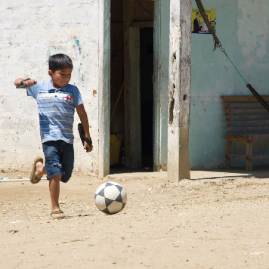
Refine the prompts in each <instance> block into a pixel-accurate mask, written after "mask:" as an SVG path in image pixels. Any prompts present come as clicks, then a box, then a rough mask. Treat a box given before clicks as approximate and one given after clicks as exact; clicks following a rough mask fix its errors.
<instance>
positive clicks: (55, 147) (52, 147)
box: [43, 140, 74, 183]
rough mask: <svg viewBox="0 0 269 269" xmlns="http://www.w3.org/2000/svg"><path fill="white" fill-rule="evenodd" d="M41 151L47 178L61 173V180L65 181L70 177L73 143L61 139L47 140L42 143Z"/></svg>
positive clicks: (72, 161) (72, 162) (72, 164)
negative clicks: (43, 156)
mask: <svg viewBox="0 0 269 269" xmlns="http://www.w3.org/2000/svg"><path fill="white" fill-rule="evenodd" d="M43 152H44V155H45V169H46V172H47V179H50V178H52V177H55V176H58V175H62V178H61V181H62V182H64V183H66V182H67V181H68V180H69V179H70V177H71V175H72V171H73V167H74V148H73V144H68V143H66V142H64V141H62V140H57V141H48V142H45V143H43Z"/></svg>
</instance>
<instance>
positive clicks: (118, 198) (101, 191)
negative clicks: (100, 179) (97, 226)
mask: <svg viewBox="0 0 269 269" xmlns="http://www.w3.org/2000/svg"><path fill="white" fill-rule="evenodd" d="M94 200H95V204H96V206H97V207H98V209H99V210H100V211H102V212H104V213H106V214H115V213H118V212H120V211H121V210H122V209H123V208H124V207H125V205H126V202H127V193H126V191H125V190H124V188H123V187H122V186H121V185H120V184H118V183H115V182H107V183H103V184H102V185H101V186H99V188H98V189H97V190H96V192H95V197H94Z"/></svg>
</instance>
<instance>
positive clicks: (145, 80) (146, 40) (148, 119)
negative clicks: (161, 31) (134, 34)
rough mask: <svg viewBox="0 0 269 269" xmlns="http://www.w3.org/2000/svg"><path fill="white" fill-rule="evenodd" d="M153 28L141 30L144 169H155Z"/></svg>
mask: <svg viewBox="0 0 269 269" xmlns="http://www.w3.org/2000/svg"><path fill="white" fill-rule="evenodd" d="M152 75H153V28H141V29H140V98H141V140H142V145H141V146H142V160H141V161H142V167H144V168H148V169H152V168H153V83H152Z"/></svg>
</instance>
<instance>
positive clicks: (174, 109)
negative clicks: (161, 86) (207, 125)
mask: <svg viewBox="0 0 269 269" xmlns="http://www.w3.org/2000/svg"><path fill="white" fill-rule="evenodd" d="M191 12H192V0H171V1H170V46H169V112H168V114H169V117H168V123H169V126H168V177H169V180H170V181H172V182H178V181H179V180H181V179H184V178H185V179H190V162H189V124H190V96H191V95H190V92H191V87H190V85H191Z"/></svg>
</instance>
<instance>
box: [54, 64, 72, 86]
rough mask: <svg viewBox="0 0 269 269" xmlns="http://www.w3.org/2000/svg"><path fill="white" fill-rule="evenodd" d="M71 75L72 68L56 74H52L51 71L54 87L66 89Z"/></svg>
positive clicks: (57, 71) (58, 71)
mask: <svg viewBox="0 0 269 269" xmlns="http://www.w3.org/2000/svg"><path fill="white" fill-rule="evenodd" d="M71 74H72V68H71V67H68V68H64V69H59V70H56V71H55V72H52V71H51V70H49V75H50V76H51V78H52V85H53V86H54V87H55V88H62V87H65V86H66V85H67V84H68V83H69V81H70V79H71Z"/></svg>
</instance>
